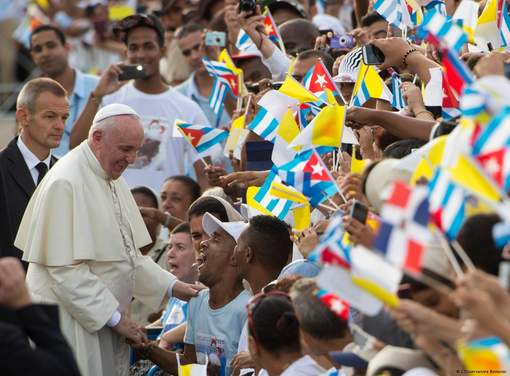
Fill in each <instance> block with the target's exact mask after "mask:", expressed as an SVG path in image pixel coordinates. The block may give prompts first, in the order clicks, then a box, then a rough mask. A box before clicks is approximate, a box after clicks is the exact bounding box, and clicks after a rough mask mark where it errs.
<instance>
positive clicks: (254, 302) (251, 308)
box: [246, 290, 291, 342]
mask: <svg viewBox="0 0 510 376" xmlns="http://www.w3.org/2000/svg"><path fill="white" fill-rule="evenodd" d="M270 296H280V297H283V298H285V299H287V300H288V301H289V302H290V301H291V299H290V296H289V294H286V293H284V292H282V291H274V290H273V291H269V292H268V293H266V292H261V293H259V294H257V295H255V296H254V297H252V298H251V299H250V301H249V302H248V304H247V305H246V308H247V310H248V329H249V330H250V333H251V335H252V336H253V338H254V339H255V341H257V342H259V340H258V338H257V333H256V332H255V325H254V323H253V314H254V313H255V310H256V309H257V307H258V306H259V304H260V302H261V301H262V300H264V299H265V298H267V297H270Z"/></svg>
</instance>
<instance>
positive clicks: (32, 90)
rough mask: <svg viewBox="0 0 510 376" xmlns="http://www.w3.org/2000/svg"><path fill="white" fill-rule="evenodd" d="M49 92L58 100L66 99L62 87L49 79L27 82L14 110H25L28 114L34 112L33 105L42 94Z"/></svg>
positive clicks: (36, 79) (42, 78) (64, 90)
mask: <svg viewBox="0 0 510 376" xmlns="http://www.w3.org/2000/svg"><path fill="white" fill-rule="evenodd" d="M45 92H49V93H51V94H53V95H55V96H56V97H59V98H62V97H64V98H67V91H66V89H64V87H63V86H62V85H60V84H59V83H58V82H57V81H55V80H52V79H51V78H47V77H41V78H34V79H33V80H30V81H28V82H27V83H26V84H25V85H24V86H23V88H22V89H21V91H20V93H19V94H18V99H17V100H16V109H19V108H26V109H27V110H28V111H29V112H30V113H32V114H33V113H34V112H35V103H36V102H37V98H39V96H40V95H41V94H42V93H45Z"/></svg>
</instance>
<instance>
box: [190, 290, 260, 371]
mask: <svg viewBox="0 0 510 376" xmlns="http://www.w3.org/2000/svg"><path fill="white" fill-rule="evenodd" d="M249 299H250V295H249V294H248V292H247V291H246V290H243V291H242V292H241V293H240V294H239V295H238V296H237V297H236V298H235V299H234V300H232V301H231V302H230V303H228V304H227V305H226V306H224V307H222V308H220V309H211V307H209V290H203V291H201V292H200V293H199V295H198V297H196V298H192V299H191V300H190V301H189V303H188V325H187V328H186V335H185V336H184V343H187V344H190V345H195V351H196V353H197V361H198V363H200V364H205V363H206V356H207V355H209V354H211V355H210V356H209V361H210V362H212V363H216V361H219V364H220V365H221V375H222V376H226V375H230V373H231V369H230V366H229V365H230V361H231V360H232V358H233V357H234V355H235V354H236V353H237V346H238V344H239V336H240V335H241V331H242V330H243V326H244V325H245V323H246V318H247V314H246V304H247V303H248V300H249ZM215 360H216V361H215Z"/></svg>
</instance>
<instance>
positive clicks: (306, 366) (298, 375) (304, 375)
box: [258, 355, 326, 376]
mask: <svg viewBox="0 0 510 376" xmlns="http://www.w3.org/2000/svg"><path fill="white" fill-rule="evenodd" d="M325 371H326V370H325V369H323V368H322V367H321V366H319V365H318V364H317V363H316V362H315V360H313V359H312V358H311V357H310V356H309V355H305V356H302V357H301V358H299V359H298V360H296V361H295V362H294V363H292V364H291V365H290V366H288V367H287V368H286V369H285V371H283V372H282V373H281V374H280V376H317V375H320V374H323V373H324V372H325ZM258 376H268V373H267V371H266V370H265V369H261V370H260V371H259V375H258Z"/></svg>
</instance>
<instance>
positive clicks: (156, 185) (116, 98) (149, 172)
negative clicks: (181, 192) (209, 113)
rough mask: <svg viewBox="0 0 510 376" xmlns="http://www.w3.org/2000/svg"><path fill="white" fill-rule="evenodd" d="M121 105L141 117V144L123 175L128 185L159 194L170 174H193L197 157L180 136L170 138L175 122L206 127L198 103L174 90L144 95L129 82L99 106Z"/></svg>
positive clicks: (205, 119) (205, 120) (105, 98)
mask: <svg viewBox="0 0 510 376" xmlns="http://www.w3.org/2000/svg"><path fill="white" fill-rule="evenodd" d="M112 103H122V104H126V105H128V106H130V107H131V108H133V109H134V110H135V111H136V112H137V113H138V114H139V115H140V117H141V118H142V124H143V127H144V130H145V141H144V144H143V146H142V148H141V149H140V151H139V152H138V156H137V158H136V161H135V163H133V164H132V165H130V166H129V167H128V168H127V169H126V171H125V172H124V178H125V179H126V181H127V183H128V184H129V185H130V186H131V187H134V186H138V185H148V186H149V187H151V188H152V189H154V190H155V191H156V192H159V191H160V189H161V186H162V185H163V181H164V180H165V179H166V178H168V177H170V176H172V175H183V174H184V175H189V174H191V175H194V170H193V163H194V162H195V161H196V160H197V159H198V155H197V153H196V151H195V150H193V147H191V146H190V145H189V144H188V142H187V141H186V140H185V139H184V137H173V133H174V132H173V128H174V123H175V120H176V119H179V120H182V121H184V122H186V123H191V124H201V125H206V124H209V123H208V121H207V117H206V116H205V115H204V113H203V112H202V110H201V109H200V107H199V106H198V104H196V103H195V102H193V101H192V100H191V99H188V98H186V97H185V96H184V95H182V94H181V93H179V92H177V91H176V90H174V89H168V90H167V91H165V92H163V93H161V94H146V93H143V92H141V91H140V90H138V89H136V88H135V87H134V85H133V81H131V82H128V83H127V84H126V85H124V86H123V87H121V88H120V89H119V90H117V91H116V92H115V93H112V94H110V95H107V96H105V97H104V98H103V101H102V106H106V105H108V104H112Z"/></svg>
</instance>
